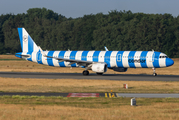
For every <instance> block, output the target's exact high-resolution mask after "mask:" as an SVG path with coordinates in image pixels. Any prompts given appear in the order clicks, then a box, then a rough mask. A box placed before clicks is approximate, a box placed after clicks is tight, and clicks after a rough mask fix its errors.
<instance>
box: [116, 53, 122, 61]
mask: <svg viewBox="0 0 179 120" xmlns="http://www.w3.org/2000/svg"><path fill="white" fill-rule="evenodd" d="M117 62H121V54H118V55H117Z"/></svg>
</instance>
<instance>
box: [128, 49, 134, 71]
mask: <svg viewBox="0 0 179 120" xmlns="http://www.w3.org/2000/svg"><path fill="white" fill-rule="evenodd" d="M135 53H136V51H131V52H130V53H129V57H128V63H129V67H131V68H135V64H134V55H135Z"/></svg>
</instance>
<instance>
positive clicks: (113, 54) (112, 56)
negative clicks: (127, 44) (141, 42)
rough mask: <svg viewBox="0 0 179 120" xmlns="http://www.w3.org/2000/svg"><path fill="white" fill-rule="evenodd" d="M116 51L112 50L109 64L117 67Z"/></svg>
mask: <svg viewBox="0 0 179 120" xmlns="http://www.w3.org/2000/svg"><path fill="white" fill-rule="evenodd" d="M117 53H118V51H112V53H111V57H110V65H111V67H117V64H116V55H117Z"/></svg>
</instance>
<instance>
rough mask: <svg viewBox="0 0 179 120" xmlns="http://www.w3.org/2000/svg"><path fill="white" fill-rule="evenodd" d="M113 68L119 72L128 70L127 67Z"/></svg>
mask: <svg viewBox="0 0 179 120" xmlns="http://www.w3.org/2000/svg"><path fill="white" fill-rule="evenodd" d="M113 70H114V71H117V72H126V71H127V68H117V67H114V68H113Z"/></svg>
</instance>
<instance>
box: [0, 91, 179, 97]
mask: <svg viewBox="0 0 179 120" xmlns="http://www.w3.org/2000/svg"><path fill="white" fill-rule="evenodd" d="M69 94H74V95H71V96H69ZM92 94H99V96H96V95H92ZM3 95H9V96H13V95H20V96H23V95H25V96H63V97H109V98H112V97H131V98H132V97H135V98H179V94H152V93H40V92H35V93H34V92H0V96H3ZM113 95H114V96H113Z"/></svg>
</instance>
